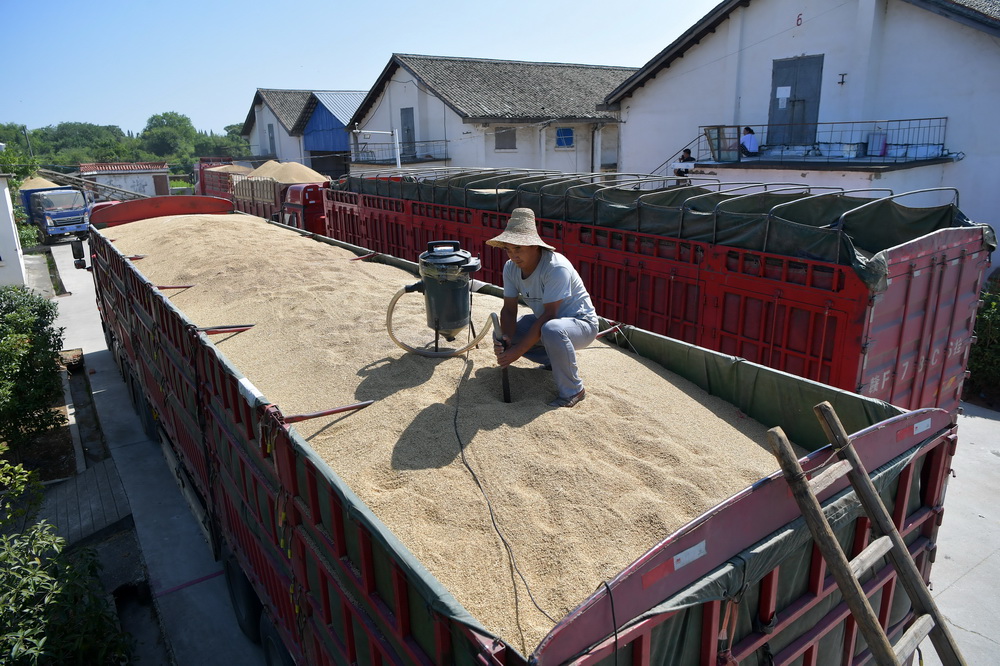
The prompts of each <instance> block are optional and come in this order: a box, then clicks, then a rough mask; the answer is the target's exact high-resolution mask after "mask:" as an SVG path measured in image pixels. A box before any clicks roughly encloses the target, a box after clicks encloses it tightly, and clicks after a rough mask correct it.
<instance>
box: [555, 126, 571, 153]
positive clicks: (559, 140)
mask: <svg viewBox="0 0 1000 666" xmlns="http://www.w3.org/2000/svg"><path fill="white" fill-rule="evenodd" d="M564 132H569V137H568V138H569V143H565V141H566V139H567V137H566V136H565V134H563V136H560V133H564ZM555 149H556V150H575V149H576V128H573V127H557V128H556V136H555Z"/></svg>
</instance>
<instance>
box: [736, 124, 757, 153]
mask: <svg viewBox="0 0 1000 666" xmlns="http://www.w3.org/2000/svg"><path fill="white" fill-rule="evenodd" d="M740 154H741V155H743V156H745V157H757V155H759V154H760V145H759V144H758V143H757V135H756V134H755V133H754V131H753V130H752V129H750V128H749V127H744V128H743V138H742V139H740Z"/></svg>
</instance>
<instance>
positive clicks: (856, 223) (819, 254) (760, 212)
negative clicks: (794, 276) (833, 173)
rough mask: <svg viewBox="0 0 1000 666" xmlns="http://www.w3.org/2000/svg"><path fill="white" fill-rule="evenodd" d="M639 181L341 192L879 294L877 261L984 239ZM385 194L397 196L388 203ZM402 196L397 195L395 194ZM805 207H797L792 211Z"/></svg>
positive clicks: (929, 221)
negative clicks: (610, 239) (887, 253)
mask: <svg viewBox="0 0 1000 666" xmlns="http://www.w3.org/2000/svg"><path fill="white" fill-rule="evenodd" d="M638 185H639V183H638V181H635V180H621V179H619V180H618V181H607V182H606V181H601V180H598V181H597V182H594V180H593V177H573V176H572V175H566V177H562V176H553V175H552V174H530V173H528V174H526V173H524V172H517V171H510V172H503V173H496V172H495V171H493V172H469V173H460V174H452V175H447V176H442V177H438V178H428V179H425V180H424V181H422V182H420V183H400V182H392V181H387V180H384V179H383V180H379V179H378V178H359V177H349V178H347V179H346V180H345V183H344V186H345V187H348V188H350V189H352V190H354V191H360V192H365V193H368V194H376V193H381V194H383V196H404V197H406V198H416V199H419V200H420V201H433V202H435V203H439V204H446V205H450V206H461V207H469V208H475V209H479V210H491V211H499V212H502V213H509V212H510V211H511V210H513V209H514V208H515V207H518V206H524V207H528V208H531V209H532V210H534V211H535V213H536V214H537V215H538V216H539V217H542V218H546V219H552V220H563V221H566V222H572V223H578V224H591V225H597V226H603V227H608V228H612V229H622V230H625V231H636V232H642V233H648V234H655V235H662V236H670V237H674V238H678V239H682V240H690V241H697V242H703V243H710V244H717V245H724V246H727V247H734V248H740V249H745V250H752V251H757V252H770V253H774V254H780V255H783V256H788V257H792V258H800V259H807V260H814V261H824V262H829V263H835V264H840V265H843V266H850V267H852V268H853V269H854V270H855V272H856V273H857V274H858V276H859V277H860V278H861V279H862V280H863V281H864V282H865V283H866V284H867V285H868V286H869V288H871V289H873V290H875V291H879V290H881V289H882V287H883V281H884V278H885V275H886V266H885V259H884V257H882V256H879V254H878V253H879V252H882V251H883V250H886V249H888V248H891V247H895V246H898V245H901V244H904V243H907V242H909V241H912V240H914V239H916V238H919V237H921V236H925V235H927V234H930V233H933V232H935V231H938V230H941V229H946V228H949V227H956V226H975V227H977V228H980V229H982V230H983V234H984V243H985V245H986V246H987V247H988V248H989V249H990V250H991V251H992V249H994V248H995V247H996V239H995V236H994V234H993V232H992V230H991V229H990V228H989V227H988V226H986V225H976V224H973V223H972V222H970V221H969V220H968V218H966V217H965V216H964V215H963V214H962V213H961V211H960V210H958V208H957V207H956V206H953V205H944V206H935V207H927V208H912V207H907V206H904V205H902V204H900V203H898V202H897V201H896V200H891V199H877V198H871V199H866V198H861V197H854V196H847V195H841V194H837V193H830V194H827V195H823V196H815V195H810V194H809V193H808V192H796V193H786V192H760V193H755V194H749V195H748V194H747V193H745V192H743V191H740V190H733V191H731V192H729V193H726V192H716V191H711V190H708V189H705V188H702V187H698V186H676V187H666V188H662V189H658V190H648V189H633V188H634V187H636V186H638ZM388 192H394V193H393V194H388ZM396 193H398V194H396ZM796 201H798V203H795V202H796Z"/></svg>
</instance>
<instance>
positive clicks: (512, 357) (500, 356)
mask: <svg viewBox="0 0 1000 666" xmlns="http://www.w3.org/2000/svg"><path fill="white" fill-rule="evenodd" d="M493 353H494V354H496V357H497V365H499V366H500V367H501V368H506V367H507V366H509V365H510V364H511V363H513V362H514V361H516V360H517V359H519V358H521V354H518V353H516V352H514V350H513V349H510V338H509V337H508V336H506V335H505V336H503V338H502V341H501V340H496V339H494V340H493Z"/></svg>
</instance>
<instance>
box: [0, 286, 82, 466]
mask: <svg viewBox="0 0 1000 666" xmlns="http://www.w3.org/2000/svg"><path fill="white" fill-rule="evenodd" d="M55 318H56V304H55V303H54V302H52V301H49V300H47V299H45V298H43V297H41V296H39V295H37V294H34V293H32V292H31V291H29V290H27V289H25V288H24V287H20V286H5V287H0V442H3V443H6V444H7V445H8V446H9V447H10V449H11V451H12V452H14V453H15V454H17V453H18V451H19V450H21V449H22V447H24V446H26V445H28V444H30V443H31V442H32V441H33V440H34V439H35V437H37V436H38V435H39V434H41V433H43V432H45V431H46V430H49V429H50V428H53V427H56V426H60V425H62V424H63V423H64V422H65V420H66V419H65V417H64V416H63V415H62V414H61V413H59V412H57V411H54V410H53V409H52V407H53V405H54V404H55V402H56V401H57V400H58V399H59V398H60V397H61V395H62V378H61V377H60V374H59V350H60V349H61V348H62V336H63V329H62V328H56V327H55V326H54V325H53V322H54V321H55Z"/></svg>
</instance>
